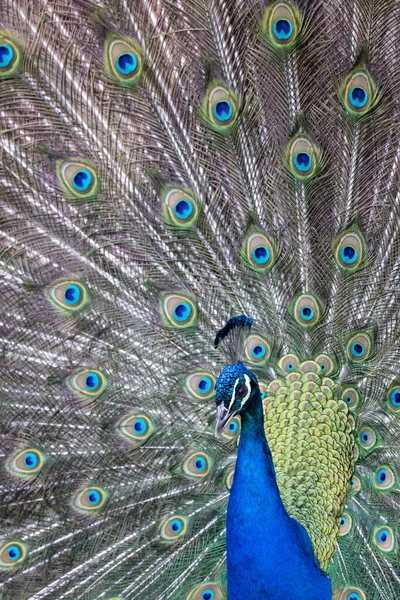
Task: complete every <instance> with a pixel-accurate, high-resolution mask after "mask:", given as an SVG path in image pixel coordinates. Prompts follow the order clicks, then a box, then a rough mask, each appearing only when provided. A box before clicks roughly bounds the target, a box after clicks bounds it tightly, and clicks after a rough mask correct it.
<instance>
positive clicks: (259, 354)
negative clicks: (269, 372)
mask: <svg viewBox="0 0 400 600" xmlns="http://www.w3.org/2000/svg"><path fill="white" fill-rule="evenodd" d="M244 351H245V355H246V360H248V361H249V362H250V363H252V364H253V365H263V364H265V363H266V362H267V360H268V359H269V357H270V355H271V347H270V345H269V344H268V342H267V341H266V340H265V339H264V338H262V337H261V336H260V335H250V336H249V337H248V338H247V340H246V343H245V347H244Z"/></svg>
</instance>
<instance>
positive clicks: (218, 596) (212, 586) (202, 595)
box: [187, 582, 223, 600]
mask: <svg viewBox="0 0 400 600" xmlns="http://www.w3.org/2000/svg"><path fill="white" fill-rule="evenodd" d="M222 598H223V596H222V593H221V590H220V589H219V587H218V585H217V584H216V583H213V582H209V583H203V584H202V585H198V586H196V587H195V588H194V589H193V590H192V591H191V592H190V594H189V596H188V597H187V600H222Z"/></svg>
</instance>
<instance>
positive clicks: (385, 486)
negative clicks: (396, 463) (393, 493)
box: [373, 465, 396, 491]
mask: <svg viewBox="0 0 400 600" xmlns="http://www.w3.org/2000/svg"><path fill="white" fill-rule="evenodd" d="M395 482H396V478H395V475H394V472H393V470H392V469H391V468H390V467H388V466H387V465H382V466H380V467H378V468H377V469H376V471H375V473H374V475H373V484H374V486H375V487H376V488H377V489H379V490H383V491H388V490H390V489H392V488H393V486H394V484H395Z"/></svg>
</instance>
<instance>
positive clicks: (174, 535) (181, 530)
mask: <svg viewBox="0 0 400 600" xmlns="http://www.w3.org/2000/svg"><path fill="white" fill-rule="evenodd" d="M187 527H188V521H187V519H186V518H185V517H183V516H181V515H175V516H173V517H170V518H169V519H167V520H166V521H164V523H163V524H162V526H161V531H160V535H161V537H162V538H163V540H166V541H167V542H173V541H175V540H177V539H179V538H180V537H182V536H184V535H185V533H186V531H187Z"/></svg>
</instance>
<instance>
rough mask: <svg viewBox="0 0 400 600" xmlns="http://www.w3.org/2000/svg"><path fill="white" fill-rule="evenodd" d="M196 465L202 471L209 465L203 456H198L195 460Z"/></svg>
mask: <svg viewBox="0 0 400 600" xmlns="http://www.w3.org/2000/svg"><path fill="white" fill-rule="evenodd" d="M194 466H195V467H196V469H197V470H198V471H200V472H202V471H204V470H205V469H206V467H207V462H206V460H205V459H204V458H203V457H202V456H198V457H197V458H196V460H195V463H194Z"/></svg>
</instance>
